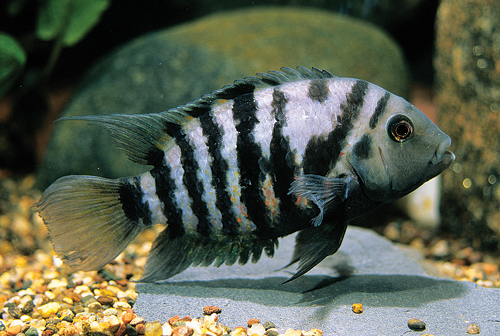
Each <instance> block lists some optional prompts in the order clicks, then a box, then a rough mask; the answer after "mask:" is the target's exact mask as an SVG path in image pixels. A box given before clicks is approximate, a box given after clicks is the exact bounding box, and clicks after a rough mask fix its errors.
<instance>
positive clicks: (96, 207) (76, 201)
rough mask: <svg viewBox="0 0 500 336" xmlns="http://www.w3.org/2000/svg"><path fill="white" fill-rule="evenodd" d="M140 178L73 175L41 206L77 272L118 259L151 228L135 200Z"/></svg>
mask: <svg viewBox="0 0 500 336" xmlns="http://www.w3.org/2000/svg"><path fill="white" fill-rule="evenodd" d="M133 179H134V178H123V179H116V180H112V179H106V178H101V177H94V176H79V175H70V176H65V177H61V178H59V179H58V180H57V181H55V182H54V183H52V184H51V185H50V186H49V187H48V188H47V189H46V190H45V191H44V193H43V195H42V198H41V199H40V201H39V202H38V203H36V204H35V209H36V210H37V211H38V212H39V214H40V216H41V217H42V219H43V221H44V223H45V225H46V227H47V229H48V231H49V236H50V239H51V241H52V244H53V246H54V250H55V252H56V253H57V254H58V255H59V256H60V257H61V258H62V259H63V261H64V262H65V263H66V264H67V265H69V266H70V267H71V268H72V269H74V270H96V269H100V268H102V267H103V266H104V265H106V264H107V263H109V262H110V261H112V260H113V259H114V258H116V257H117V256H118V255H119V254H120V253H121V252H122V251H123V250H124V249H125V248H126V246H127V245H128V244H129V243H130V242H131V241H132V240H133V239H134V238H136V237H137V235H138V234H139V233H140V232H141V231H142V230H143V229H144V228H145V227H146V224H147V221H145V220H144V218H143V217H142V216H140V211H138V209H130V207H128V206H130V205H131V204H132V201H134V200H135V199H134V193H133V189H132V188H133V183H131V181H133Z"/></svg>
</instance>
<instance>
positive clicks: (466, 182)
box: [462, 178, 472, 189]
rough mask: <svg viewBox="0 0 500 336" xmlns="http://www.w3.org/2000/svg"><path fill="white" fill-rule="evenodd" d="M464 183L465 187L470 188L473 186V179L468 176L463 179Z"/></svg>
mask: <svg viewBox="0 0 500 336" xmlns="http://www.w3.org/2000/svg"><path fill="white" fill-rule="evenodd" d="M462 184H463V186H464V188H465V189H469V188H470V187H472V181H471V179H470V178H466V179H464V180H463V181H462Z"/></svg>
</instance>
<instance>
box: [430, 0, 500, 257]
mask: <svg viewBox="0 0 500 336" xmlns="http://www.w3.org/2000/svg"><path fill="white" fill-rule="evenodd" d="M436 27H437V32H436V57H435V60H434V65H435V69H436V80H437V93H438V95H437V102H438V105H439V106H438V108H439V112H438V118H439V120H438V121H439V126H440V127H441V129H442V130H443V131H444V132H446V133H447V134H448V135H449V136H450V137H451V140H452V146H451V150H452V151H454V152H455V154H456V157H457V159H456V161H455V162H454V163H453V164H452V165H451V169H448V170H447V171H445V172H443V174H442V177H443V178H442V186H443V195H442V205H441V215H442V226H443V227H444V228H445V229H447V231H449V232H452V233H454V234H456V235H458V236H461V237H465V238H467V239H469V240H470V241H471V242H472V243H474V247H487V248H492V247H495V246H496V247H498V246H499V240H498V237H500V137H499V136H498V134H500V103H499V102H500V48H498V45H497V41H498V40H499V39H500V2H498V1H497V0H477V1H455V0H443V1H441V3H440V6H439V9H438V12H437V18H436Z"/></svg>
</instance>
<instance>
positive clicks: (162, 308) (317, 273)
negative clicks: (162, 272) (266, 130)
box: [134, 227, 500, 335]
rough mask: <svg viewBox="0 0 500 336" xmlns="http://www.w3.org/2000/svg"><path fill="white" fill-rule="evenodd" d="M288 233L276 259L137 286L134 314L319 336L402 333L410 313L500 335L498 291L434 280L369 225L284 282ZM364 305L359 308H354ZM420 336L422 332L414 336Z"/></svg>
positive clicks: (462, 330) (436, 324) (436, 330)
mask: <svg viewBox="0 0 500 336" xmlns="http://www.w3.org/2000/svg"><path fill="white" fill-rule="evenodd" d="M293 244H294V239H293V236H289V237H286V238H284V239H282V240H280V248H279V249H278V251H277V252H276V254H275V256H274V258H273V259H269V258H266V257H262V260H261V261H259V262H258V263H257V264H249V265H246V266H238V265H236V266H231V267H227V266H221V267H220V268H215V267H211V266H209V267H192V268H190V269H188V270H186V271H184V272H183V273H180V274H178V275H176V276H175V277H173V278H171V279H169V281H168V282H166V283H161V284H138V285H137V286H136V290H137V291H138V292H139V297H138V298H137V301H136V304H135V306H134V311H135V312H136V313H137V314H138V315H140V316H141V317H143V318H145V319H146V320H147V321H154V320H158V321H160V322H162V323H164V322H165V321H167V320H168V319H169V318H170V317H173V316H175V315H179V316H185V315H189V316H191V317H198V316H201V311H202V308H203V307H204V306H207V305H215V306H218V307H220V308H222V314H221V316H220V319H219V321H220V322H221V323H223V324H226V325H228V326H230V327H232V328H234V327H236V326H241V325H246V322H247V321H248V319H250V318H258V319H259V320H260V321H262V322H264V321H272V322H273V323H274V324H275V325H276V326H277V327H278V329H279V331H280V332H281V333H283V332H284V331H285V330H286V329H287V328H294V329H299V330H310V329H312V328H319V329H321V330H322V331H323V334H324V335H406V333H409V334H410V333H411V331H410V329H408V327H407V322H408V320H409V319H410V318H418V319H421V320H423V321H424V322H425V323H426V324H427V328H426V330H425V332H426V333H429V334H432V335H465V334H466V329H467V326H468V325H469V324H470V323H477V324H478V325H479V327H480V328H481V334H484V335H498V334H499V332H500V326H499V325H498V322H497V321H498V300H499V299H500V289H486V288H481V287H477V286H476V285H475V284H474V283H471V282H459V281H451V280H446V279H440V278H435V277H431V276H429V275H427V274H426V273H425V272H424V270H423V269H422V268H421V267H420V266H419V265H418V264H417V263H416V262H415V261H414V260H412V259H411V258H409V257H408V255H407V254H406V253H404V252H403V251H402V250H400V249H399V248H397V247H396V246H394V245H393V244H391V243H390V242H389V241H387V240H386V239H384V238H382V237H380V236H378V235H377V234H375V233H373V231H370V230H367V229H361V228H356V227H349V228H348V229H347V232H346V236H345V239H344V242H343V244H342V246H341V248H340V250H339V252H337V253H336V254H335V255H333V256H331V257H328V258H327V259H325V260H324V261H323V262H322V263H320V264H319V265H318V266H316V267H315V268H314V269H312V270H311V271H310V272H309V273H307V274H306V275H304V276H302V277H300V278H299V279H297V280H294V281H292V282H290V283H287V284H284V285H282V282H283V281H285V280H287V279H288V278H289V277H290V276H291V273H290V272H293V271H294V270H295V267H294V266H291V267H289V268H287V269H284V270H279V271H276V269H278V268H279V267H282V266H284V265H286V264H287V263H288V261H289V260H290V258H291V255H292V250H293ZM353 303H362V304H363V306H364V312H363V313H362V314H360V315H356V314H354V313H353V312H352V304H353ZM419 335H420V334H419Z"/></svg>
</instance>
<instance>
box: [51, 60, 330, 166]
mask: <svg viewBox="0 0 500 336" xmlns="http://www.w3.org/2000/svg"><path fill="white" fill-rule="evenodd" d="M333 77H335V76H333V75H332V74H331V73H329V72H328V71H326V70H320V69H317V68H312V69H311V70H309V69H307V68H305V67H301V66H298V67H297V69H292V68H288V67H283V68H281V71H269V72H267V73H258V74H256V75H255V76H249V77H245V78H243V79H238V80H235V81H234V83H233V84H230V85H226V86H224V87H223V88H222V89H219V90H216V91H213V92H212V93H209V94H206V95H204V96H202V97H201V98H199V99H196V100H194V101H192V102H190V103H188V104H186V105H182V106H179V107H176V108H173V109H170V110H168V111H166V112H161V113H151V114H110V115H101V116H72V117H63V118H60V119H58V120H85V121H88V122H90V123H93V124H98V125H100V126H103V127H105V128H106V130H107V131H108V132H109V133H110V135H111V137H112V139H113V141H114V143H115V144H116V145H117V147H118V148H120V149H122V150H123V151H124V152H125V154H126V155H127V156H128V157H129V158H130V159H131V160H132V161H134V162H137V163H140V164H149V165H157V164H159V160H161V158H163V149H164V147H165V146H168V143H169V140H170V138H169V136H168V135H167V134H166V128H167V127H168V124H169V123H171V124H172V123H173V124H178V125H181V126H182V125H184V124H185V123H186V122H188V121H189V120H191V119H192V118H197V117H199V116H201V115H203V114H204V113H207V112H209V111H210V109H211V108H212V105H213V104H214V102H215V101H217V100H219V99H234V98H236V97H238V96H240V95H243V94H246V93H251V92H254V91H255V90H256V89H261V88H265V87H272V86H276V85H281V84H283V83H286V82H294V81H299V80H307V79H320V78H333Z"/></svg>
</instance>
